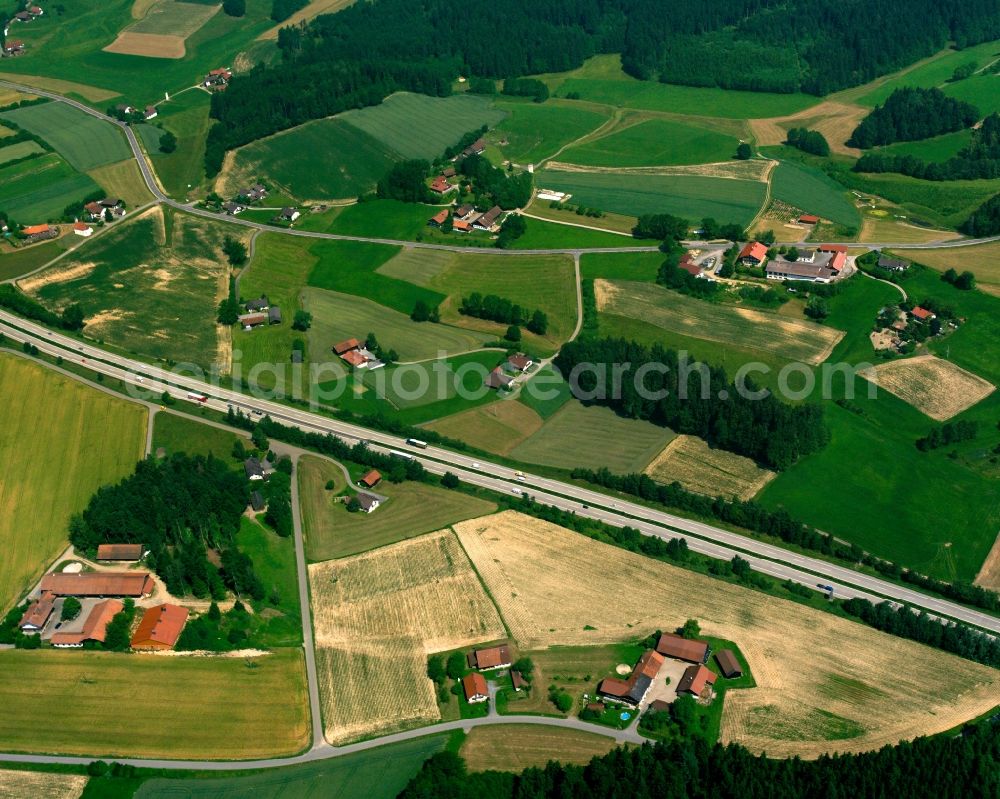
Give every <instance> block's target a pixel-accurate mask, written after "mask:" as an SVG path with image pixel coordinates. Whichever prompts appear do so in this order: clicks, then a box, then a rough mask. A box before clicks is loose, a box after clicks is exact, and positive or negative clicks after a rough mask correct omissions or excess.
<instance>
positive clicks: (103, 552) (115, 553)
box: [97, 544, 142, 560]
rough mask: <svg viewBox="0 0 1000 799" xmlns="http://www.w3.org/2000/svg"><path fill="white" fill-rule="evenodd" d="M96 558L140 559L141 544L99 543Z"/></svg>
mask: <svg viewBox="0 0 1000 799" xmlns="http://www.w3.org/2000/svg"><path fill="white" fill-rule="evenodd" d="M97 559H98V560H141V559H142V544H100V545H99V546H98V547H97Z"/></svg>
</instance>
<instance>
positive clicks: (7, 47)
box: [0, 5, 45, 58]
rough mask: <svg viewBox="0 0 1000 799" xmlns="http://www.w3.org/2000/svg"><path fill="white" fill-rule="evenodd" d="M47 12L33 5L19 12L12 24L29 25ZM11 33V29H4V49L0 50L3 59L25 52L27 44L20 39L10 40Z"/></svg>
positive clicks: (13, 18)
mask: <svg viewBox="0 0 1000 799" xmlns="http://www.w3.org/2000/svg"><path fill="white" fill-rule="evenodd" d="M44 14H45V12H44V11H43V10H42V8H41V7H40V6H35V5H31V6H28V7H27V8H25V9H24V10H23V11H18V12H17V13H16V14H15V15H14V16H13V17H12V18H11V21H12V22H17V23H21V24H24V23H27V22H31V21H32V20H35V19H38V18H39V17H41V16H42V15H44ZM9 31H10V28H9V27H6V28H4V31H3V49H2V50H0V57H2V58H15V57H16V56H19V55H22V54H23V53H24V52H25V44H24V42H22V41H21V40H20V39H8V38H7V36H8V33H9Z"/></svg>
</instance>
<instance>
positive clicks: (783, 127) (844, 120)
mask: <svg viewBox="0 0 1000 799" xmlns="http://www.w3.org/2000/svg"><path fill="white" fill-rule="evenodd" d="M870 111H871V109H870V108H862V107H861V106H859V105H849V104H847V103H837V102H831V101H829V100H828V101H826V102H823V103H819V104H818V105H814V106H811V107H809V108H806V109H803V110H802V111H799V112H798V113H797V114H791V115H790V116H785V117H773V118H771V119H750V120H747V121H748V122H749V123H750V129H751V130H752V131H753V135H754V138H755V139H756V140H757V144H758V145H768V144H781V143H782V142H784V141H785V137H786V136H787V135H788V131H789V130H791V129H792V128H809V129H810V130H818V131H819V132H820V133H822V134H823V136H825V137H826V140H827V142H829V144H830V150H831V151H832V152H835V153H843V154H844V155H853V156H855V157H857V156H858V155H860V154H861V151H860V150H857V149H855V148H854V147H848V146H847V144H846V142H847V140H848V139H849V138H850V137H851V133H853V132H854V129H855V128H856V127H857V126H858V123H859V122H860V121H861V119H862V117H864V116H865V115H866V114H868V113H869V112H870Z"/></svg>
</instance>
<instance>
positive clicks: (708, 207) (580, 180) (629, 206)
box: [536, 169, 765, 225]
mask: <svg viewBox="0 0 1000 799" xmlns="http://www.w3.org/2000/svg"><path fill="white" fill-rule="evenodd" d="M536 179H537V180H538V181H539V182H540V183H544V184H545V186H546V187H548V188H552V189H556V190H557V191H564V192H569V193H570V194H572V195H573V202H576V203H580V204H583V205H585V206H587V207H588V208H600V209H601V210H602V211H613V212H615V213H620V214H629V215H632V216H640V215H642V214H655V213H671V214H674V215H676V216H680V217H683V218H685V219H689V220H691V221H692V222H697V221H700V220H701V219H702V218H703V217H706V216H711V217H714V218H715V219H717V220H718V221H719V222H723V223H729V222H735V223H737V224H740V225H747V224H749V223H750V220H752V219H753V218H754V216H756V214H757V212H758V211H759V210H760V207H761V204H762V203H763V202H764V192H765V186H764V184H763V183H761V182H759V181H755V180H728V179H725V178H715V177H703V176H700V175H636V174H624V173H618V174H616V173H614V172H566V171H562V170H559V171H556V170H552V169H546V170H543V171H542V173H541V174H540V175H539V176H538V177H537V178H536Z"/></svg>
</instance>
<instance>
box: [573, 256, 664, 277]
mask: <svg viewBox="0 0 1000 799" xmlns="http://www.w3.org/2000/svg"><path fill="white" fill-rule="evenodd" d="M662 263H663V256H662V255H661V254H660V253H658V252H623V253H610V252H602V253H588V254H586V255H584V256H582V257H581V258H580V277H581V278H582V279H583V280H587V279H588V278H589V279H596V278H604V279H605V280H640V281H645V282H647V283H653V282H655V281H656V276H657V274H659V271H660V265H661V264H662Z"/></svg>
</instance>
